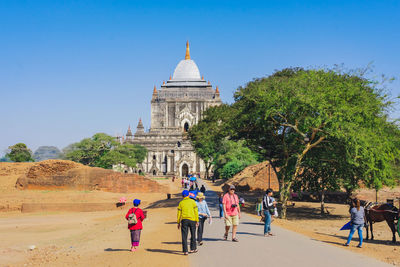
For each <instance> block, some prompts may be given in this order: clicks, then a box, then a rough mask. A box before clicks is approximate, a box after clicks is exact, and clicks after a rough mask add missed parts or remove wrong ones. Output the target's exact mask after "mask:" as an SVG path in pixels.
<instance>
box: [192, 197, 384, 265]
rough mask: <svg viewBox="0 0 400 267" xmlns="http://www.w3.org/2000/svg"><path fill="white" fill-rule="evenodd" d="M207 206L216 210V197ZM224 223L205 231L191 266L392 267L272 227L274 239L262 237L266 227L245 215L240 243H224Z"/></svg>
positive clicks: (208, 200) (213, 225)
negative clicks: (202, 242)
mask: <svg viewBox="0 0 400 267" xmlns="http://www.w3.org/2000/svg"><path fill="white" fill-rule="evenodd" d="M206 195H207V202H208V203H209V204H211V205H213V204H214V207H213V211H212V213H213V215H214V216H217V214H218V213H217V209H216V206H215V203H216V195H215V193H214V192H211V191H208V192H206ZM223 229H224V224H223V220H220V219H218V218H215V219H214V222H213V224H212V225H207V226H206V229H205V238H204V240H205V242H204V243H205V244H204V245H203V246H202V247H201V248H200V250H199V252H198V253H197V254H196V255H193V256H191V257H190V261H191V265H192V266H207V265H208V266H249V263H251V265H252V266H257V265H258V264H260V265H266V263H273V264H274V265H277V266H374V267H377V266H390V265H388V264H386V263H383V262H380V261H377V260H375V259H372V258H369V257H366V256H364V255H361V254H357V253H352V252H351V251H348V250H345V249H341V248H337V247H334V246H331V245H329V244H325V243H322V242H319V241H316V240H313V239H311V238H309V237H306V236H304V235H300V234H297V233H294V232H292V231H288V230H286V229H283V228H281V227H278V226H276V225H274V226H273V231H274V232H275V233H276V236H275V237H264V236H263V225H262V224H260V223H259V222H258V220H257V219H256V218H253V217H251V216H249V215H247V214H243V217H242V220H241V224H240V225H239V228H238V238H239V240H240V241H239V243H233V242H231V241H223V240H222V235H223Z"/></svg>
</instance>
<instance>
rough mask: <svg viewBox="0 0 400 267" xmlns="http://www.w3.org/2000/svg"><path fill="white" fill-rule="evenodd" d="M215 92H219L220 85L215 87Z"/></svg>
mask: <svg viewBox="0 0 400 267" xmlns="http://www.w3.org/2000/svg"><path fill="white" fill-rule="evenodd" d="M215 92H216V93H217V94H219V90H218V86H217V88H215Z"/></svg>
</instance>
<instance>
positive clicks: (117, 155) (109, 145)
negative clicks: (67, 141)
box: [63, 133, 147, 169]
mask: <svg viewBox="0 0 400 267" xmlns="http://www.w3.org/2000/svg"><path fill="white" fill-rule="evenodd" d="M63 152H64V155H65V159H68V160H72V161H75V162H79V163H82V164H84V165H89V166H93V167H101V168H106V169H110V168H112V166H113V165H116V164H124V165H126V166H128V167H136V164H137V163H139V162H142V161H143V160H144V158H145V157H146V154H147V150H146V148H144V147H143V146H140V145H133V144H120V143H119V142H117V141H116V140H115V138H114V137H112V136H109V135H107V134H104V133H97V134H95V135H93V136H92V137H91V138H85V139H83V140H82V141H80V142H78V143H74V144H71V145H69V146H67V147H66V148H64V149H63Z"/></svg>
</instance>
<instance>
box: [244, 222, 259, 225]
mask: <svg viewBox="0 0 400 267" xmlns="http://www.w3.org/2000/svg"><path fill="white" fill-rule="evenodd" d="M240 224H251V225H264V223H261V222H259V223H254V222H242V223H240Z"/></svg>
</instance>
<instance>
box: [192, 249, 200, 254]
mask: <svg viewBox="0 0 400 267" xmlns="http://www.w3.org/2000/svg"><path fill="white" fill-rule="evenodd" d="M197 251H198V250H197V249H195V250H191V251H190V253H196V252H197Z"/></svg>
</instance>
